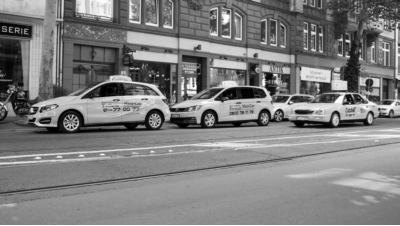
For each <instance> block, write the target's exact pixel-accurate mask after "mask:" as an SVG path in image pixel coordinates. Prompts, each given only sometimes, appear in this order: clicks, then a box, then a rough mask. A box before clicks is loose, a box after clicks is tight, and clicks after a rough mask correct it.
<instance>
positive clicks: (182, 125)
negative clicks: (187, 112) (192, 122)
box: [176, 123, 189, 128]
mask: <svg viewBox="0 0 400 226" xmlns="http://www.w3.org/2000/svg"><path fill="white" fill-rule="evenodd" d="M176 125H177V126H179V128H186V127H188V126H189V124H184V123H179V124H176Z"/></svg>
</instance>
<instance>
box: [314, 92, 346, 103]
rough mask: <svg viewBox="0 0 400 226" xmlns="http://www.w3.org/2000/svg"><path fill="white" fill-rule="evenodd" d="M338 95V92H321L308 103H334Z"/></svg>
mask: <svg viewBox="0 0 400 226" xmlns="http://www.w3.org/2000/svg"><path fill="white" fill-rule="evenodd" d="M339 97H340V94H332V93H330V94H322V95H320V96H318V97H317V98H315V99H314V100H313V101H311V102H310V103H335V101H336V100H337V98H339Z"/></svg>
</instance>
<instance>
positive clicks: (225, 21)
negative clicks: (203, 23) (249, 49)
mask: <svg viewBox="0 0 400 226" xmlns="http://www.w3.org/2000/svg"><path fill="white" fill-rule="evenodd" d="M232 21H234V24H233V26H232ZM219 23H221V26H219ZM232 34H233V35H232ZM210 35H211V36H217V37H222V38H228V39H236V40H242V39H243V16H241V15H240V14H239V13H237V12H236V10H235V9H226V8H223V7H216V8H212V9H210Z"/></svg>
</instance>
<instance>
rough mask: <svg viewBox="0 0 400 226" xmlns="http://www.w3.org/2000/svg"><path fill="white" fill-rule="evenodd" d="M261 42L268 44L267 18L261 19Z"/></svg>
mask: <svg viewBox="0 0 400 226" xmlns="http://www.w3.org/2000/svg"><path fill="white" fill-rule="evenodd" d="M261 43H263V44H267V20H262V21H261Z"/></svg>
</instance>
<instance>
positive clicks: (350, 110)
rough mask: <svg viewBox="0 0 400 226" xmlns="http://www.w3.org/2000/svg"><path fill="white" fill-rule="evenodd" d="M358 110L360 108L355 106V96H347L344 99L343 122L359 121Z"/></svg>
mask: <svg viewBox="0 0 400 226" xmlns="http://www.w3.org/2000/svg"><path fill="white" fill-rule="evenodd" d="M357 109H359V107H357V105H356V104H355V101H354V98H353V96H352V95H351V94H346V95H345V96H344V98H343V112H342V120H355V119H358V117H359V116H358V115H357Z"/></svg>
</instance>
